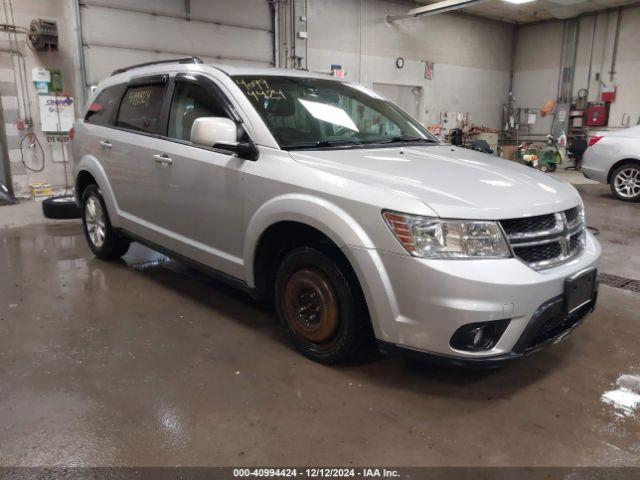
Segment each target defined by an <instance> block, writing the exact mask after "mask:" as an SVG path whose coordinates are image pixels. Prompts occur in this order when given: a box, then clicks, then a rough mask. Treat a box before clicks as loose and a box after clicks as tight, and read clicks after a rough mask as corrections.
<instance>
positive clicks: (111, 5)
mask: <svg viewBox="0 0 640 480" xmlns="http://www.w3.org/2000/svg"><path fill="white" fill-rule="evenodd" d="M80 17H81V23H82V43H83V51H84V56H85V62H86V77H87V81H88V83H89V84H95V83H97V82H99V81H100V80H102V79H103V78H105V77H107V76H108V75H109V74H110V73H111V72H112V71H113V70H115V69H116V68H119V67H122V66H127V65H133V64H136V63H142V62H149V61H153V60H158V59H166V58H176V57H181V56H191V55H196V56H199V57H201V58H202V59H203V60H204V61H205V62H219V63H220V62H221V63H231V64H251V65H259V66H270V65H273V58H274V57H273V25H272V24H273V20H272V8H271V4H270V3H269V2H268V1H267V0H234V1H233V2H227V1H225V2H222V1H213V2H212V1H208V0H190V1H189V2H185V1H184V0H110V1H108V2H107V1H94V0H81V1H80Z"/></svg>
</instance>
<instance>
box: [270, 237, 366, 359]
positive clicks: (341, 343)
mask: <svg viewBox="0 0 640 480" xmlns="http://www.w3.org/2000/svg"><path fill="white" fill-rule="evenodd" d="M335 257H336V255H328V254H327V253H324V252H322V251H320V250H318V249H316V248H312V247H300V248H296V249H294V250H292V251H291V252H289V253H288V254H287V255H286V256H285V257H284V259H283V260H282V263H281V264H280V267H279V269H278V272H277V274H276V288H275V304H276V311H277V314H278V318H279V319H280V321H281V323H282V324H283V326H284V327H285V329H286V331H287V333H288V336H289V340H290V341H291V343H292V344H293V346H294V347H295V348H296V349H297V350H298V351H299V352H300V353H302V354H303V355H304V356H306V357H308V358H310V359H312V360H315V361H317V362H320V363H324V364H336V363H342V362H345V361H347V360H350V359H353V358H354V357H355V356H356V355H357V354H358V353H359V352H360V350H361V347H363V346H365V345H366V344H367V342H366V340H367V337H368V332H369V330H370V324H369V319H368V313H367V309H366V305H365V304H364V299H363V296H362V292H361V290H360V286H359V284H358V281H357V279H356V277H355V275H354V273H353V271H352V270H351V268H350V267H349V266H348V264H345V263H346V262H344V261H342V259H338V258H335Z"/></svg>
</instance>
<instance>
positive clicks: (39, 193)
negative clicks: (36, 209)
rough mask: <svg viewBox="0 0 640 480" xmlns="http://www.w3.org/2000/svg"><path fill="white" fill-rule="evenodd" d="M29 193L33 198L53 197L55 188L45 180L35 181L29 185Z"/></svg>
mask: <svg viewBox="0 0 640 480" xmlns="http://www.w3.org/2000/svg"><path fill="white" fill-rule="evenodd" d="M29 194H30V195H31V196H32V197H33V198H41V197H51V196H52V195H53V188H51V185H49V184H48V183H45V182H34V183H32V184H30V185H29Z"/></svg>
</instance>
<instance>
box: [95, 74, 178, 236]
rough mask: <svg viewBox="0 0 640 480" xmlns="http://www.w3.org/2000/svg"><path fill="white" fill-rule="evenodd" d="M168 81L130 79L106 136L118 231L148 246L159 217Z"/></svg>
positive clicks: (157, 77) (163, 77)
mask: <svg viewBox="0 0 640 480" xmlns="http://www.w3.org/2000/svg"><path fill="white" fill-rule="evenodd" d="M168 86H169V76H168V75H153V76H146V77H140V78H134V79H132V80H130V81H129V83H128V84H127V87H126V90H125V92H124V95H123V97H122V101H121V102H120V106H119V109H118V113H117V115H116V121H115V128H114V129H113V130H112V131H111V132H110V137H109V138H108V139H106V140H107V141H108V144H109V145H108V147H107V148H108V149H109V151H110V155H109V159H108V161H107V162H106V164H105V168H106V171H107V175H108V177H109V181H110V182H111V186H112V188H113V191H114V195H115V197H116V201H117V203H118V208H119V209H120V218H121V222H122V226H123V227H124V228H125V229H126V230H128V231H130V232H132V233H135V234H137V235H140V236H142V237H144V238H146V239H148V240H151V241H155V240H157V234H156V232H157V230H158V229H157V227H156V225H157V224H158V220H159V218H160V214H159V212H158V210H157V204H156V201H155V199H154V190H155V181H156V178H155V175H156V168H157V165H158V163H157V162H158V159H157V158H154V156H153V155H154V154H155V153H156V150H157V148H156V147H155V145H156V144H157V142H159V141H161V138H162V137H161V135H160V132H161V129H162V126H163V125H164V124H165V122H164V121H163V113H164V110H163V108H166V106H165V94H166V92H167V88H168Z"/></svg>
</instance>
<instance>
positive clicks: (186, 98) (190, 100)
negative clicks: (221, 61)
mask: <svg viewBox="0 0 640 480" xmlns="http://www.w3.org/2000/svg"><path fill="white" fill-rule="evenodd" d="M200 117H228V115H227V113H226V112H225V110H224V107H223V106H222V104H221V102H220V101H219V100H218V98H217V97H216V96H215V95H214V94H213V93H212V92H211V91H210V90H207V89H206V88H204V87H202V86H200V85H197V84H194V83H187V82H177V83H176V87H175V90H174V93H173V100H172V101H171V111H170V113H169V131H168V136H169V137H171V138H177V139H179V140H185V141H187V142H188V141H190V140H191V127H192V125H193V122H194V121H195V119H196V118H200Z"/></svg>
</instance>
